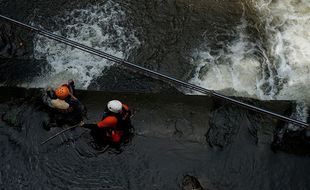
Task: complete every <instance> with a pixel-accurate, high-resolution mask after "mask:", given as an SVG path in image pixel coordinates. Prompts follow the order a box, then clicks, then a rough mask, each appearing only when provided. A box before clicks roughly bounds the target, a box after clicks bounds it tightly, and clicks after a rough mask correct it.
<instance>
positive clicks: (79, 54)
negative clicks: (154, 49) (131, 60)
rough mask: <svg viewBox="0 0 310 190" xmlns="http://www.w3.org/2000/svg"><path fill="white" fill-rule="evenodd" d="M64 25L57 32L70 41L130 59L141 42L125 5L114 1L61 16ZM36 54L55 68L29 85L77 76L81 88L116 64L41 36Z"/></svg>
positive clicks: (59, 81) (49, 83) (46, 83)
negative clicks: (128, 20) (128, 21)
mask: <svg viewBox="0 0 310 190" xmlns="http://www.w3.org/2000/svg"><path fill="white" fill-rule="evenodd" d="M57 19H59V20H60V23H63V24H64V26H63V28H62V29H61V30H60V31H54V33H55V34H62V35H65V36H64V37H67V38H69V39H70V40H73V41H76V42H79V43H82V44H84V45H87V46H90V47H92V48H96V49H99V50H102V51H104V52H106V53H109V54H112V55H114V56H117V57H119V58H126V56H127V55H128V54H129V53H130V50H131V49H132V48H134V47H137V46H139V45H140V42H139V40H138V39H137V38H136V37H135V35H134V31H129V30H128V29H127V28H126V27H125V24H126V15H125V13H124V11H122V9H121V7H120V6H119V5H118V4H117V3H114V2H112V1H107V2H105V4H104V5H93V6H90V7H88V8H86V9H79V10H74V11H72V12H70V13H67V15H66V16H65V17H64V18H61V19H60V18H57ZM35 57H36V58H38V59H39V58H45V59H46V60H47V61H48V63H49V64H50V66H51V67H52V71H51V72H50V73H49V74H48V75H46V76H41V77H39V78H38V79H36V80H35V81H33V82H32V84H27V86H32V87H33V86H34V87H45V86H47V85H59V84H62V83H64V82H66V81H67V80H68V79H70V78H73V79H75V80H76V81H77V87H78V88H87V87H88V85H89V84H90V82H91V81H92V80H93V79H95V78H96V77H98V76H100V75H102V71H103V70H104V69H105V68H108V67H109V66H111V65H112V64H113V63H112V62H109V61H106V60H104V59H102V58H99V57H96V56H93V55H90V54H89V53H85V52H83V51H81V50H78V49H74V48H72V47H69V46H66V45H64V44H61V43H59V42H56V41H53V40H49V39H46V38H45V37H41V36H37V39H36V40H35Z"/></svg>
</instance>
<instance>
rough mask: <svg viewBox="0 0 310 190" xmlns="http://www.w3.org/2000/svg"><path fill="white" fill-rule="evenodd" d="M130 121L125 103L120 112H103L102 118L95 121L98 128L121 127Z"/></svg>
mask: <svg viewBox="0 0 310 190" xmlns="http://www.w3.org/2000/svg"><path fill="white" fill-rule="evenodd" d="M129 122H130V111H129V108H128V106H127V105H126V104H123V106H122V112H121V113H119V114H115V113H112V112H105V113H104V114H103V117H102V120H101V121H100V122H98V123H97V126H98V127H99V128H122V127H123V126H124V125H126V124H127V123H129Z"/></svg>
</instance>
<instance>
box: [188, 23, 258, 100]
mask: <svg viewBox="0 0 310 190" xmlns="http://www.w3.org/2000/svg"><path fill="white" fill-rule="evenodd" d="M246 26H247V23H246V20H245V19H244V18H243V19H242V23H241V24H240V25H239V26H238V27H237V31H238V33H239V36H238V38H236V40H234V41H233V42H232V43H231V44H230V45H228V46H227V47H226V49H225V50H223V51H221V52H220V53H219V54H217V55H215V56H214V55H213V56H212V55H211V54H210V53H209V52H210V50H209V49H208V50H206V51H204V50H202V51H200V50H196V52H195V54H194V57H195V58H194V59H193V63H192V64H196V65H198V66H197V68H196V72H195V75H194V77H193V79H191V80H190V82H191V83H194V84H197V85H200V86H203V87H205V88H208V89H212V90H225V89H234V90H235V91H237V92H239V93H240V94H243V95H244V94H246V96H251V97H253V96H257V94H258V92H257V86H256V83H257V80H258V78H259V75H260V63H259V61H258V60H257V59H256V58H255V56H252V54H253V51H254V50H255V44H253V43H251V42H249V41H248V40H247V38H248V35H247V34H246V30H245V29H246ZM240 94H239V95H240ZM235 95H238V94H235Z"/></svg>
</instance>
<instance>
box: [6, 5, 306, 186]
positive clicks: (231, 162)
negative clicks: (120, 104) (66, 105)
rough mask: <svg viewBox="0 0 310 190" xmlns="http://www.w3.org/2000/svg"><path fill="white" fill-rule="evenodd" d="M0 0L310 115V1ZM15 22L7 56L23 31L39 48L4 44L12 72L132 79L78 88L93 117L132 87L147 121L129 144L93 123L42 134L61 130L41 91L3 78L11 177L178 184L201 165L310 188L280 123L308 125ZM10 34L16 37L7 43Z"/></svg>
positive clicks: (220, 181)
mask: <svg viewBox="0 0 310 190" xmlns="http://www.w3.org/2000/svg"><path fill="white" fill-rule="evenodd" d="M0 4H1V7H0V14H4V15H6V16H9V17H12V18H16V19H18V20H20V21H23V22H26V23H30V24H32V25H34V26H38V27H41V28H45V29H48V30H49V31H51V32H53V33H55V34H59V35H62V36H64V37H67V38H68V39H71V40H74V41H77V42H80V43H82V44H85V45H87V46H90V47H93V48H96V49H99V50H101V51H104V52H106V53H109V54H112V55H114V56H117V57H119V58H124V59H126V60H129V61H131V62H134V63H137V64H139V65H142V66H145V67H147V68H150V69H153V70H156V71H159V72H161V73H165V74H168V75H170V76H173V77H176V78H178V79H181V80H184V81H188V82H190V83H193V84H196V85H199V86H202V87H205V88H208V89H212V90H216V91H219V92H221V93H224V94H226V95H231V96H238V97H243V98H244V97H251V98H255V99H258V100H277V101H276V102H265V101H254V100H247V99H244V100H245V101H250V102H251V103H253V104H255V105H258V106H260V107H266V108H268V109H269V110H275V111H276V112H278V113H281V114H283V115H287V116H290V117H293V118H297V119H300V120H303V121H307V119H308V107H307V106H308V103H309V98H310V93H309V90H308V88H307V87H308V83H309V82H310V78H309V75H308V73H309V65H310V61H309V57H310V50H309V48H310V32H309V31H310V28H309V27H310V2H309V1H307V0H281V1H280V0H236V1H231V0H223V1H214V0H169V1H159V0H151V1H144V0H136V1H129V0H100V1H96V0H82V1H77V0H73V1H70V2H67V1H63V0H59V1H57V2H53V1H43V0H39V1H32V0H27V1H25V2H18V1H14V0H13V1H5V0H0ZM1 22H2V21H1ZM13 31H14V30H13ZM14 35H16V36H18V37H17V38H14V39H13V37H12V36H11V35H5V37H4V38H3V34H2V33H0V55H3V54H2V53H3V51H4V50H5V51H7V50H8V49H9V50H10V49H14V47H15V46H14V43H16V41H19V37H20V38H23V39H24V43H25V44H26V45H27V46H26V49H27V52H28V55H26V56H20V55H19V54H18V53H16V52H15V51H9V53H8V54H6V55H10V56H7V57H13V58H11V59H10V60H7V59H1V65H0V66H1V70H0V72H1V75H0V81H1V84H14V85H17V86H22V87H32V88H45V87H46V86H54V87H55V86H57V85H59V84H61V83H64V82H66V81H67V80H68V79H71V78H74V79H75V80H76V84H77V87H78V88H79V89H88V90H103V91H106V90H107V91H129V92H133V93H131V94H122V93H115V94H109V93H106V94H105V93H100V92H94V91H90V92H80V94H79V97H80V98H81V100H82V101H83V102H84V103H85V104H86V105H87V107H88V109H89V113H88V114H89V120H88V122H96V121H97V120H98V119H99V118H98V117H99V115H100V113H101V111H102V109H103V107H104V105H105V103H106V102H107V101H108V100H109V99H111V98H119V99H121V100H125V101H126V102H127V103H128V104H129V105H130V106H131V107H133V108H135V109H136V116H135V117H134V119H133V124H134V126H135V127H136V130H137V133H136V136H134V138H133V140H132V141H131V142H130V143H129V144H127V145H125V146H123V147H121V150H116V149H109V150H108V151H107V152H106V153H102V154H101V153H100V152H99V150H96V149H94V147H93V143H92V137H91V136H90V135H89V133H88V132H87V131H86V132H85V131H84V130H83V129H77V130H74V131H70V132H68V133H66V134H65V135H62V136H60V137H59V138H57V139H55V140H53V141H52V142H50V143H49V144H47V145H46V146H40V145H39V144H40V142H42V141H43V140H45V139H46V138H48V137H49V136H51V135H53V134H55V133H56V132H58V131H59V130H60V129H52V130H51V131H46V130H44V129H43V128H42V125H43V124H44V123H45V122H46V121H47V120H48V115H47V113H46V111H45V110H44V109H43V108H42V105H41V104H40V100H39V98H38V97H37V92H38V91H36V90H24V89H22V90H20V89H18V90H16V89H10V88H1V91H2V95H1V96H0V100H1V101H0V113H1V115H2V116H3V118H2V119H3V120H1V121H0V141H1V144H2V145H1V147H0V159H1V164H0V187H1V188H3V189H180V188H181V187H180V184H181V180H182V177H183V176H184V175H186V174H191V175H194V176H197V177H198V179H199V180H200V182H201V183H202V185H203V186H204V187H205V188H206V189H284V188H285V189H307V187H309V185H310V184H309V181H310V180H309V177H308V174H307V173H308V171H309V151H307V149H308V148H309V147H306V148H304V147H303V146H299V144H298V143H296V144H297V145H298V146H297V148H296V146H295V147H293V148H292V147H290V146H287V148H284V152H277V153H275V152H273V151H271V144H272V142H273V140H274V136H275V135H274V133H275V131H276V130H277V128H279V127H282V126H284V125H285V126H286V127H287V129H289V130H292V131H296V132H298V129H299V128H298V127H296V126H294V125H286V124H284V123H281V122H277V121H275V120H271V119H269V118H267V117H263V116H260V115H257V114H254V113H251V112H247V111H244V110H242V109H239V108H237V107H235V106H231V105H227V104H225V103H222V102H218V101H216V100H213V99H212V98H210V97H204V96H184V95H180V94H178V92H175V91H173V90H171V89H170V90H171V91H169V90H168V91H167V92H169V93H168V94H167V93H166V94H165V92H166V91H165V90H167V89H169V88H170V86H169V85H167V84H165V83H159V82H158V81H157V80H155V79H154V80H152V79H148V77H146V76H143V75H141V73H140V74H139V73H135V72H132V71H128V70H127V69H125V68H123V67H119V66H118V65H116V64H114V63H112V62H109V61H106V60H103V59H101V58H98V57H96V56H92V55H89V54H87V53H84V52H82V51H80V50H77V49H74V48H71V47H69V46H66V45H64V44H60V43H58V42H55V41H52V40H49V39H47V38H44V37H42V36H39V35H36V34H35V33H32V34H29V31H27V32H26V31H25V30H20V29H18V30H16V34H14ZM14 35H13V36H14ZM3 39H9V40H8V41H9V43H8V44H10V46H5V43H3V42H1V40H2V41H3ZM17 44H18V43H17ZM16 47H17V46H16ZM17 49H18V48H17ZM20 52H24V51H20ZM4 57H6V56H4ZM13 81H14V82H13ZM16 83H17V84H16ZM177 88H178V87H177ZM178 90H179V91H181V92H183V93H184V94H191V95H195V94H196V93H195V92H190V91H187V90H186V89H178ZM137 91H138V92H155V91H156V92H158V91H159V92H161V91H162V94H137V93H136V92H137ZM278 100H289V101H290V102H285V101H278ZM295 101H296V102H297V103H296V102H295Z"/></svg>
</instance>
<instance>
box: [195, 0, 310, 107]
mask: <svg viewBox="0 0 310 190" xmlns="http://www.w3.org/2000/svg"><path fill="white" fill-rule="evenodd" d="M252 2H253V5H254V6H255V8H256V10H257V13H258V14H259V16H260V19H261V22H262V23H263V24H264V25H265V26H266V28H265V34H267V40H268V42H267V43H265V42H264V43H265V44H264V45H265V46H264V47H265V48H267V49H264V48H260V47H259V44H258V45H257V46H255V45H253V44H251V41H250V40H249V38H248V37H247V33H246V30H244V28H245V27H246V24H247V23H246V21H245V20H244V18H242V19H243V20H242V24H241V25H240V26H238V28H237V32H238V33H239V36H238V37H237V38H236V40H234V42H233V43H232V45H229V46H227V47H226V49H225V50H223V51H222V52H221V53H220V54H218V55H216V56H214V57H212V56H211V55H210V54H208V52H209V50H197V52H199V53H198V54H199V56H196V58H197V57H199V58H198V59H194V60H195V61H194V62H195V63H194V64H196V65H197V70H196V75H195V76H194V78H193V79H192V80H191V82H193V83H195V84H198V85H202V86H204V87H206V88H209V89H213V90H225V89H229V88H232V89H234V90H235V91H236V92H237V93H236V94H233V95H240V96H244V95H245V94H247V95H248V96H252V97H253V96H254V97H257V98H259V99H281V100H299V101H306V102H310V90H308V88H309V84H310V75H309V73H310V1H309V0H299V1H296V0H281V1H265V0H253V1H252ZM262 43H263V42H262ZM256 50H259V52H260V54H261V55H262V56H261V58H259V59H257V56H256V55H255V53H254V52H255V51H256ZM196 54H197V53H196ZM205 55H208V56H205ZM223 60H224V61H223ZM202 68H208V69H207V72H205V73H203V72H201V71H202Z"/></svg>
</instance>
